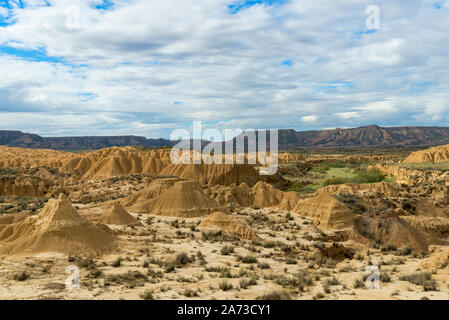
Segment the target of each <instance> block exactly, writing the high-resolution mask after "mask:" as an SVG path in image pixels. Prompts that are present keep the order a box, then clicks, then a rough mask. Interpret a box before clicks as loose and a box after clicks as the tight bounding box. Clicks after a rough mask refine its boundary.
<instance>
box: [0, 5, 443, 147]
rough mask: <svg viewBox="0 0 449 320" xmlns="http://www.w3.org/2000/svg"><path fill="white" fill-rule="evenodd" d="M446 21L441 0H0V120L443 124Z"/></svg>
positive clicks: (16, 123)
mask: <svg viewBox="0 0 449 320" xmlns="http://www.w3.org/2000/svg"><path fill="white" fill-rule="evenodd" d="M369 6H371V8H372V7H373V6H375V8H377V9H378V15H377V14H376V13H375V12H373V11H371V10H369V8H368V7H369ZM367 8H368V10H367ZM448 29H449V0H440V1H433V0H432V1H430V0H395V1H391V0H382V1H381V0H378V1H376V0H369V1H364V0H357V1H356V0H314V1H310V0H258V1H257V0H254V1H244V0H213V1H212V0H164V1H160V0H84V1H82V0H57V1H55V0H0V75H1V77H0V130H21V131H24V132H31V133H37V134H40V135H43V136H77V135H126V134H133V135H140V136H146V137H148V138H158V137H165V138H167V137H169V136H170V133H171V132H172V131H173V130H175V129H180V128H189V127H190V126H191V125H192V121H202V122H203V124H204V126H205V127H209V128H217V129H224V128H231V129H234V128H242V129H274V128H292V129H296V130H311V129H328V128H337V127H338V128H347V127H358V126H363V125H371V124H377V125H381V126H407V125H409V126H412V125H424V126H449V122H448V120H449V113H448V111H449V72H448V66H449V32H448V31H447V30H448Z"/></svg>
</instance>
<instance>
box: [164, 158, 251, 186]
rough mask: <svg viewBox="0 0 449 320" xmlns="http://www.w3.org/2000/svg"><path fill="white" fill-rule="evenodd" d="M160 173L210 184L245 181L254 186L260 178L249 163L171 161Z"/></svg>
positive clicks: (228, 183)
mask: <svg viewBox="0 0 449 320" xmlns="http://www.w3.org/2000/svg"><path fill="white" fill-rule="evenodd" d="M160 174H161V175H166V176H175V177H178V178H181V179H184V180H189V181H196V182H199V183H201V184H208V185H216V184H219V185H230V184H233V183H235V184H241V183H243V182H244V183H246V184H248V185H249V186H253V185H254V184H255V183H256V182H257V181H258V180H259V173H258V171H257V170H256V168H255V167H254V166H253V165H249V164H215V163H213V164H205V163H201V164H172V163H170V164H169V165H168V166H167V167H166V168H164V169H163V170H162V171H161V173H160Z"/></svg>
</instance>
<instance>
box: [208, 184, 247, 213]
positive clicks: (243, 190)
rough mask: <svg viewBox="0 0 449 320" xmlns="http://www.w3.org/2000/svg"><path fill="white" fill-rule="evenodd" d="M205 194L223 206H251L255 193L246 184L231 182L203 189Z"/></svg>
mask: <svg viewBox="0 0 449 320" xmlns="http://www.w3.org/2000/svg"><path fill="white" fill-rule="evenodd" d="M203 192H204V194H205V195H207V196H208V197H209V198H211V199H213V200H215V201H216V202H217V203H219V204H220V205H223V206H227V205H229V206H234V207H237V206H238V207H251V206H252V205H253V203H254V195H253V192H252V190H251V188H250V187H249V186H248V185H247V184H246V183H242V184H240V185H236V184H231V185H229V186H221V185H214V186H211V187H208V188H205V189H204V190H203Z"/></svg>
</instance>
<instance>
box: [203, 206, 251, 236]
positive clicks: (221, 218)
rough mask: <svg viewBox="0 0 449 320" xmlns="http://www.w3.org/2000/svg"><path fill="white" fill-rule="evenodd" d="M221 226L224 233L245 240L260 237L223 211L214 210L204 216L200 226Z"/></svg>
mask: <svg viewBox="0 0 449 320" xmlns="http://www.w3.org/2000/svg"><path fill="white" fill-rule="evenodd" d="M214 227H215V228H220V229H221V230H222V232H223V234H225V235H226V234H227V235H232V236H237V237H239V238H240V239H244V240H253V239H257V238H259V237H258V236H257V234H256V233H255V232H254V231H253V230H251V228H249V227H248V226H246V225H245V224H243V223H242V222H240V221H238V220H237V219H234V218H232V217H231V216H230V215H228V214H226V213H223V212H214V213H212V214H211V215H209V216H207V217H206V218H204V219H203V220H202V221H201V223H200V225H199V226H198V228H214Z"/></svg>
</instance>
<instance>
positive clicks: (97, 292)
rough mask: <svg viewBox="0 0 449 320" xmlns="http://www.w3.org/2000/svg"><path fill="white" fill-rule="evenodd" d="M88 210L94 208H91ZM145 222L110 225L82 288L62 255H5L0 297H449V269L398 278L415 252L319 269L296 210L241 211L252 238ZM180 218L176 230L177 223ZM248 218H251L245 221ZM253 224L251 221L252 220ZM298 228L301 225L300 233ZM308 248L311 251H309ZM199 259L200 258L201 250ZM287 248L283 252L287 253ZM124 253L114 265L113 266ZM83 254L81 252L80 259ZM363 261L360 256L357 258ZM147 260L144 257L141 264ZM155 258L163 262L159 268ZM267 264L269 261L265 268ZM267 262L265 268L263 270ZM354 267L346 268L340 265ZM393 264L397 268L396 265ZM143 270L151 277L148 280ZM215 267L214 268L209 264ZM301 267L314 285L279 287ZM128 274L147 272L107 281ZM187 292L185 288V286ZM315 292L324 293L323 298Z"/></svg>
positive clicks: (314, 237) (185, 222)
mask: <svg viewBox="0 0 449 320" xmlns="http://www.w3.org/2000/svg"><path fill="white" fill-rule="evenodd" d="M84 207H85V206H82V205H81V206H80V213H81V214H83V213H85V212H84V211H86V210H87V209H83V208H84ZM89 210H90V212H92V211H95V208H92V206H90V207H89ZM133 215H134V216H135V217H138V218H139V219H140V220H141V221H142V222H143V223H144V224H145V226H144V227H135V228H131V227H117V226H110V227H111V228H112V229H114V230H115V231H116V233H117V236H118V237H119V239H120V240H119V241H120V243H119V245H120V248H121V252H119V253H116V254H111V255H106V256H102V257H100V258H98V257H96V258H94V262H95V264H96V268H94V269H97V270H100V271H101V272H102V274H101V275H99V276H97V277H95V276H92V275H89V274H90V273H92V272H91V271H92V270H89V269H88V268H86V267H80V282H81V285H80V288H79V289H74V290H68V289H67V288H66V287H65V281H66V279H67V275H66V273H65V270H66V267H68V266H70V265H74V264H77V263H76V262H73V261H72V262H69V259H68V257H67V256H66V255H62V254H42V255H39V256H34V257H2V258H1V261H0V299H142V297H141V295H142V294H143V293H144V292H145V291H146V290H151V291H152V296H153V298H154V299H255V298H257V297H260V296H263V295H264V294H268V293H271V292H273V291H276V290H277V291H285V292H286V293H288V294H289V295H290V297H291V298H292V299H313V298H321V299H421V298H422V297H427V298H429V299H448V298H449V294H448V293H449V289H448V282H447V280H448V279H449V272H448V270H447V269H442V270H437V271H436V274H434V275H433V278H434V279H435V280H436V283H437V289H438V291H427V292H424V291H423V288H422V286H418V285H414V284H412V283H410V282H408V281H401V280H399V277H400V276H401V275H408V274H411V273H414V272H416V271H417V270H419V267H418V265H419V263H420V261H421V259H420V258H413V257H412V256H401V257H397V256H396V255H394V254H393V253H388V254H387V253H385V252H381V251H380V250H375V249H370V256H369V257H368V256H367V254H366V250H362V252H361V255H363V260H359V259H357V258H356V257H355V258H354V259H352V260H350V259H345V260H343V261H341V262H338V263H337V264H336V265H335V266H332V265H329V266H325V265H323V266H321V267H319V266H318V265H317V264H315V263H313V262H312V260H309V261H306V256H311V255H313V253H315V252H316V251H314V250H315V249H314V247H313V244H314V243H317V242H320V238H321V235H320V234H319V232H318V231H317V229H316V228H315V227H314V226H313V225H312V223H311V222H310V220H308V219H307V218H301V217H298V216H295V215H292V216H293V217H294V220H291V221H288V220H287V219H286V218H285V217H286V212H282V211H278V210H277V209H273V210H271V209H261V210H254V209H243V210H240V211H239V214H236V213H234V215H235V216H236V217H238V218H239V219H242V220H243V221H248V219H250V220H253V223H252V227H253V228H254V229H255V230H256V231H257V233H258V235H259V236H260V237H261V238H262V240H260V241H258V242H254V243H252V242H251V241H240V240H231V241H215V242H213V241H210V240H203V239H202V233H201V231H199V230H195V231H192V230H191V228H190V226H192V225H194V226H196V225H197V224H198V223H199V221H200V219H199V218H193V219H182V218H166V217H154V216H153V218H152V221H151V223H150V224H147V223H146V221H147V217H148V215H137V214H133ZM250 216H256V217H263V216H265V217H267V218H268V220H267V221H264V222H261V221H259V222H255V221H254V219H251V218H249V217H250ZM175 221H177V222H178V225H179V226H178V227H176V225H175V223H174V222H175ZM249 222H250V221H249ZM250 224H251V223H250ZM298 226H299V230H298ZM268 241H274V242H282V243H283V244H284V246H280V245H275V246H274V247H273V248H271V247H270V246H268V247H267V248H265V247H264V246H262V245H261V244H263V243H265V242H268ZM224 245H228V246H230V245H232V246H234V247H235V249H234V252H233V253H230V254H229V255H223V254H221V249H222V247H223V246H224ZM285 245H288V246H290V248H292V250H293V251H292V252H290V253H288V252H287V251H285V250H284V251H283V250H282V249H283V248H284V249H285V248H286V246H285ZM307 248H310V249H309V251H307ZM182 252H184V253H186V254H187V255H188V257H189V258H190V257H191V256H195V258H194V259H191V258H190V261H189V262H187V263H186V264H184V265H180V266H178V267H176V268H175V270H174V271H173V272H166V270H165V269H166V265H162V264H163V263H168V262H170V261H173V260H174V259H176V256H177V254H179V253H182ZM199 252H201V255H202V256H203V257H204V261H202V259H200V258H199V255H198V253H199ZM286 252H287V253H286ZM237 256H242V257H245V256H252V257H255V258H256V259H257V263H243V262H242V261H238V257H237ZM119 257H121V258H122V262H121V265H120V266H119V267H113V266H111V265H112V264H113V262H114V261H115V260H116V259H117V258H119ZM287 257H290V258H291V259H294V260H296V264H288V263H287ZM85 258H86V257H85ZM359 258H360V257H359ZM393 258H400V259H403V260H404V264H397V265H384V266H382V267H381V271H382V272H386V273H388V274H389V276H390V278H391V281H390V282H382V283H381V284H380V286H381V289H380V290H368V289H365V288H357V289H355V288H354V281H355V280H356V279H361V278H362V277H363V275H364V274H365V269H366V267H367V266H368V259H370V260H371V262H372V263H373V264H375V265H377V264H378V263H379V262H380V261H381V259H382V260H383V261H390V260H391V259H393ZM145 261H148V263H147V264H146V263H145ZM157 261H160V262H161V265H160V266H158V265H157V264H155V263H156V262H157ZM262 264H266V265H268V266H269V268H266V267H267V266H263V265H262ZM218 267H221V268H227V269H228V270H229V271H230V274H231V277H232V278H223V277H222V276H221V274H220V272H212V270H211V268H218ZM263 267H265V268H263ZM347 267H351V269H350V270H349V272H342V271H341V270H342V269H347ZM393 269H394V270H393ZM148 270H151V271H152V272H153V274H156V276H155V277H154V278H153V277H152V276H151V274H150V273H148ZM213 270H215V271H217V270H216V269H213ZM300 270H306V271H307V274H308V275H307V277H308V278H310V279H312V281H313V283H312V284H306V285H304V288H303V289H302V288H301V286H299V285H297V284H294V285H289V284H285V285H284V286H282V285H281V284H282V283H280V282H279V281H278V282H276V280H275V279H273V275H274V276H282V275H284V276H285V277H287V279H288V278H293V277H295V278H296V274H297V273H298V272H299V271H300ZM23 271H25V272H26V273H27V274H28V275H29V277H28V278H27V279H25V280H23V281H20V280H19V279H17V275H18V274H20V273H21V272H23ZM128 271H138V272H140V273H141V274H142V275H145V276H146V277H147V278H145V279H134V281H133V279H131V280H122V281H119V283H117V282H115V281H113V280H111V275H123V274H126V273H127V272H128ZM333 277H335V278H336V279H337V280H338V283H339V284H336V285H331V286H330V287H329V290H330V293H326V292H325V290H324V288H323V283H324V281H326V279H331V278H333ZM250 278H254V279H256V282H257V284H253V285H250V286H249V287H248V288H246V289H244V288H240V282H241V280H243V279H246V280H249V279H250ZM223 282H227V283H229V284H232V289H229V290H226V291H224V290H223V289H222V288H220V284H222V283H223ZM189 290H190V291H189ZM320 293H322V294H323V296H320Z"/></svg>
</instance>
